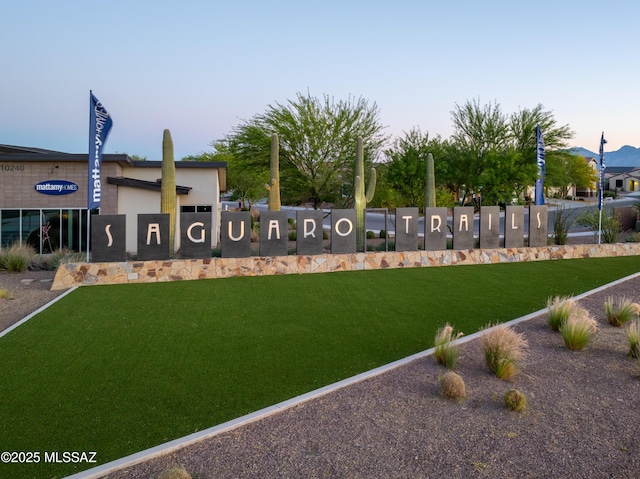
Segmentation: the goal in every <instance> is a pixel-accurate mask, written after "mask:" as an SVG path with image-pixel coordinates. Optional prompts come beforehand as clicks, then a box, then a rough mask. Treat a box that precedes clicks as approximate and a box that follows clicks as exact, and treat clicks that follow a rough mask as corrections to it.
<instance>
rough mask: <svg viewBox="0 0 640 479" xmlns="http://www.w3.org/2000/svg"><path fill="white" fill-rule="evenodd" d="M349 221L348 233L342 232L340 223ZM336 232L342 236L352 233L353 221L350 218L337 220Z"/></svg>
mask: <svg viewBox="0 0 640 479" xmlns="http://www.w3.org/2000/svg"><path fill="white" fill-rule="evenodd" d="M343 222H344V223H347V224H348V225H349V229H348V231H347V232H346V233H342V232H341V231H340V223H343ZM335 228H336V233H338V235H340V236H349V235H350V234H351V232H352V231H353V222H352V221H351V220H350V219H348V218H340V219H339V220H338V221H336V226H335Z"/></svg>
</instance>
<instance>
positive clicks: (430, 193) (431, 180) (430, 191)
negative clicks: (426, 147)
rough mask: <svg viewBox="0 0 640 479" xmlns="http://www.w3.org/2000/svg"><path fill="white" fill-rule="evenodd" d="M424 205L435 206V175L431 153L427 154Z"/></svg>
mask: <svg viewBox="0 0 640 479" xmlns="http://www.w3.org/2000/svg"><path fill="white" fill-rule="evenodd" d="M425 205H426V207H427V208H435V207H436V175H435V172H434V168H433V155H432V154H431V153H429V154H428V155H427V193H426V203H425Z"/></svg>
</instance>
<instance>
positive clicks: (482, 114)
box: [450, 100, 510, 204]
mask: <svg viewBox="0 0 640 479" xmlns="http://www.w3.org/2000/svg"><path fill="white" fill-rule="evenodd" d="M451 119H452V121H453V129H454V131H453V135H452V136H451V150H450V154H451V156H450V159H451V160H452V163H451V168H450V169H451V174H452V180H453V184H454V185H455V187H456V189H457V190H462V204H464V203H465V201H466V199H467V197H468V196H470V195H471V194H473V193H476V192H478V191H479V190H480V187H481V186H486V185H483V184H482V182H481V175H482V173H483V172H484V171H485V169H486V168H487V167H488V166H489V165H488V164H487V158H488V155H489V154H490V153H491V154H492V155H493V162H492V164H493V165H495V164H496V163H499V161H496V160H497V158H496V156H495V155H497V154H498V153H500V152H503V151H504V150H505V149H506V148H507V147H508V146H509V137H510V134H509V125H508V123H507V117H506V116H505V115H504V114H503V113H502V111H501V110H500V105H499V104H498V103H494V104H493V105H492V104H487V105H484V106H482V107H481V106H480V102H479V100H477V101H476V100H474V101H473V102H469V101H467V102H466V103H465V104H463V105H458V104H456V108H455V109H454V110H453V111H452V112H451ZM485 176H486V175H485Z"/></svg>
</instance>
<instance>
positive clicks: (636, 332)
mask: <svg viewBox="0 0 640 479" xmlns="http://www.w3.org/2000/svg"><path fill="white" fill-rule="evenodd" d="M625 332H626V334H627V341H628V342H629V356H631V357H632V358H636V359H640V319H635V320H633V321H631V322H629V324H628V325H627V328H626V330H625Z"/></svg>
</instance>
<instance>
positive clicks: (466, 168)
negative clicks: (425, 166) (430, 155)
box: [445, 101, 573, 204]
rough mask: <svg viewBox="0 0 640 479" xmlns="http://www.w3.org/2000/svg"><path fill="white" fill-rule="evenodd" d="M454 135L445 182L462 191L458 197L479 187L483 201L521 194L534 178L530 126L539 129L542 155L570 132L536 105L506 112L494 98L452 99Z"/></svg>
mask: <svg viewBox="0 0 640 479" xmlns="http://www.w3.org/2000/svg"><path fill="white" fill-rule="evenodd" d="M452 120H453V126H454V134H453V135H452V141H451V145H450V147H449V155H448V156H446V157H445V158H448V162H449V168H448V173H449V176H450V181H451V184H452V185H453V186H454V188H455V189H458V190H462V202H463V203H464V202H465V200H466V199H467V197H468V196H469V195H470V194H472V193H478V192H479V191H480V190H481V191H482V196H483V203H484V204H498V203H506V202H508V201H510V200H511V199H512V198H513V197H517V198H522V197H523V195H524V192H525V190H526V188H527V187H529V186H532V185H533V184H534V183H535V179H536V175H537V165H536V134H535V131H536V125H539V126H540V128H541V129H542V132H543V134H544V140H545V147H546V150H547V152H548V153H547V156H548V157H553V154H554V152H555V151H558V149H560V148H563V147H566V144H567V140H569V139H570V138H572V137H573V132H572V131H571V130H570V128H569V126H568V125H564V126H557V125H556V120H555V118H554V117H553V114H552V113H551V112H549V111H545V110H544V107H543V106H542V105H541V104H538V105H537V106H536V107H535V108H533V109H526V108H525V109H521V110H520V111H518V112H516V113H513V114H511V115H509V116H508V117H507V116H506V115H505V114H503V113H502V111H501V109H500V105H499V104H498V103H493V104H487V105H484V106H481V105H480V104H479V101H472V102H469V101H467V102H466V103H465V104H463V105H462V106H460V105H457V104H456V109H455V110H454V111H453V112H452Z"/></svg>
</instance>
